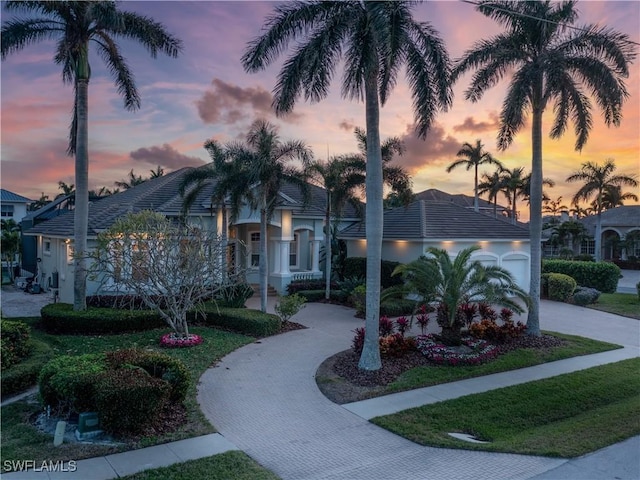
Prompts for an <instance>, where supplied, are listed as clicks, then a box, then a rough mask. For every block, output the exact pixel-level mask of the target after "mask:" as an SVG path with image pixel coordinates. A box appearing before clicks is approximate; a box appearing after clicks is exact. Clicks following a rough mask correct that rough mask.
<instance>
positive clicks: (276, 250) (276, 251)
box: [269, 240, 282, 275]
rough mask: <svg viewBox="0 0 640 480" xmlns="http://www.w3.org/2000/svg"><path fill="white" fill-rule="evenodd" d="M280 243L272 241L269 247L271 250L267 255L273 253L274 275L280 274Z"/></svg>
mask: <svg viewBox="0 0 640 480" xmlns="http://www.w3.org/2000/svg"><path fill="white" fill-rule="evenodd" d="M281 243H282V242H281V241H280V240H274V241H273V242H272V243H271V245H272V248H271V250H269V253H271V252H273V272H272V273H274V274H278V275H279V274H280V273H281V266H280V258H281V247H280V244H281Z"/></svg>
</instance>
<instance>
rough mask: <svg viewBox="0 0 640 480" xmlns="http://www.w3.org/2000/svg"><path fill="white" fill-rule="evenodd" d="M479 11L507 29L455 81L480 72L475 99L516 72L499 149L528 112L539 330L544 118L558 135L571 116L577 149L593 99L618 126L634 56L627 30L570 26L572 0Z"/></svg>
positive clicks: (492, 1) (532, 325) (500, 2)
mask: <svg viewBox="0 0 640 480" xmlns="http://www.w3.org/2000/svg"><path fill="white" fill-rule="evenodd" d="M476 8H477V10H478V11H479V12H480V13H482V14H483V15H485V16H487V17H490V18H493V19H494V20H496V21H497V22H498V23H500V24H501V25H504V26H505V27H506V31H505V32H504V33H500V34H497V35H495V36H494V37H492V38H490V39H489V40H482V41H480V42H478V43H476V44H475V45H474V47H473V48H472V49H471V50H468V51H467V52H465V53H464V55H463V56H462V58H461V59H460V60H459V61H458V62H457V65H456V67H455V69H454V73H453V78H454V80H455V79H457V78H459V77H460V76H461V75H462V74H463V73H465V72H467V71H469V70H476V72H475V73H474V75H473V78H472V81H471V86H470V87H469V89H468V90H467V91H466V93H465V96H466V98H467V100H471V101H474V102H475V101H478V100H479V99H480V98H481V97H482V95H483V94H484V93H485V91H487V90H488V89H489V88H491V87H493V86H494V85H497V84H498V83H499V81H500V80H501V79H502V78H504V77H505V76H506V74H508V73H509V72H513V74H512V75H511V77H510V78H511V80H510V83H509V88H508V91H507V94H506V98H505V100H504V102H503V106H502V111H501V112H500V131H499V134H498V148H499V149H500V150H505V149H506V148H508V147H509V145H511V143H512V142H513V139H514V137H515V135H516V133H517V132H518V131H519V130H520V129H521V128H522V127H524V125H525V118H526V116H527V114H528V113H530V114H531V125H532V127H531V138H532V155H531V170H532V179H531V202H530V207H529V209H530V222H529V225H530V231H531V245H532V249H531V282H530V283H531V287H530V288H531V290H530V294H531V297H532V298H533V303H532V305H531V308H530V309H529V313H528V319H527V331H528V333H530V334H532V335H540V334H541V333H540V318H539V317H540V313H539V310H540V301H539V299H540V273H541V263H540V256H541V251H540V248H538V246H539V245H540V239H541V235H542V179H543V173H542V116H543V114H544V112H545V110H547V107H549V106H551V107H552V109H553V118H554V121H553V125H552V127H551V131H550V136H551V137H552V138H559V137H561V136H562V135H563V134H564V132H565V130H566V128H567V124H568V123H569V120H571V121H572V122H573V123H574V127H575V132H576V137H577V139H576V144H575V148H576V149H577V150H581V149H582V147H583V146H584V145H585V143H586V142H587V138H588V136H589V131H590V130H591V126H592V124H593V121H592V115H591V110H592V104H591V98H593V99H595V101H596V103H597V104H598V105H599V106H600V108H601V109H602V111H603V113H604V121H605V123H606V124H607V125H616V126H617V125H619V124H620V120H621V116H622V104H623V102H624V100H625V99H626V98H627V97H628V93H627V90H626V88H625V84H624V79H625V78H626V77H628V75H629V68H628V67H629V63H630V62H631V61H632V60H633V59H634V58H635V55H636V53H635V49H634V46H633V43H632V42H630V41H629V38H628V36H627V35H624V34H622V33H619V32H615V31H613V30H611V29H609V28H606V27H600V26H597V25H588V26H586V27H583V26H581V28H579V29H578V28H576V29H572V28H569V27H570V26H571V25H572V24H573V23H574V22H575V21H576V20H577V18H578V11H577V9H576V2H575V1H573V0H568V1H561V2H551V0H541V1H539V0H535V1H534V0H528V1H514V0H485V1H483V0H481V1H479V2H478V3H477V7H476Z"/></svg>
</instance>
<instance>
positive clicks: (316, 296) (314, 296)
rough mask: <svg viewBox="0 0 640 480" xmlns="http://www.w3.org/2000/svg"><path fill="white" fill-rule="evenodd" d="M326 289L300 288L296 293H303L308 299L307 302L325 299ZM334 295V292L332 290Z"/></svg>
mask: <svg viewBox="0 0 640 480" xmlns="http://www.w3.org/2000/svg"><path fill="white" fill-rule="evenodd" d="M325 293H326V292H325V291H324V290H298V292H297V293H296V295H301V296H303V297H304V298H306V299H307V302H319V301H321V300H323V299H324V295H325ZM331 294H332V295H331V296H333V292H331Z"/></svg>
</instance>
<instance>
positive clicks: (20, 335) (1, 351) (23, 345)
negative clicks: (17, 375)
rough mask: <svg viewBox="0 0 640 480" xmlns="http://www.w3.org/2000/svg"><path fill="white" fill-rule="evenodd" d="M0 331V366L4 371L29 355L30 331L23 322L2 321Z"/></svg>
mask: <svg viewBox="0 0 640 480" xmlns="http://www.w3.org/2000/svg"><path fill="white" fill-rule="evenodd" d="M0 331H1V334H2V335H1V338H0V365H1V366H2V370H5V369H7V368H9V367H11V366H12V365H15V364H17V363H19V362H21V361H22V360H23V359H24V358H25V357H27V355H29V349H30V347H31V344H30V343H29V338H30V336H31V329H30V328H29V326H28V325H27V324H26V323H24V322H20V321H18V320H5V319H2V320H1V321H0Z"/></svg>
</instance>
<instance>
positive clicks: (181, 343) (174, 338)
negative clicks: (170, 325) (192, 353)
mask: <svg viewBox="0 0 640 480" xmlns="http://www.w3.org/2000/svg"><path fill="white" fill-rule="evenodd" d="M201 343H202V337H201V336H200V335H196V334H194V333H190V334H189V335H188V336H186V337H185V336H184V335H178V334H177V333H175V332H171V333H167V334H166V335H163V336H162V337H161V338H160V345H161V346H163V347H165V348H180V347H193V346H195V345H199V344H201Z"/></svg>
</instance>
